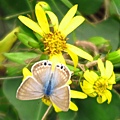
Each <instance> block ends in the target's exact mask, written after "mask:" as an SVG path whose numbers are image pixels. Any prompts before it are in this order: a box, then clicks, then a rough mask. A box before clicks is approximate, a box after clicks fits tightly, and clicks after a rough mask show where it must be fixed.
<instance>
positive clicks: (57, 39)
mask: <svg viewBox="0 0 120 120" xmlns="http://www.w3.org/2000/svg"><path fill="white" fill-rule="evenodd" d="M43 43H44V47H45V49H44V51H45V53H47V54H51V55H54V54H59V53H60V52H62V51H64V50H65V49H66V39H65V38H64V37H63V36H62V34H61V33H60V32H59V31H55V32H54V33H52V32H50V33H48V34H45V35H44V39H43Z"/></svg>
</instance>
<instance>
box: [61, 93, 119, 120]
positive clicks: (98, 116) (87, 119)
mask: <svg viewBox="0 0 120 120" xmlns="http://www.w3.org/2000/svg"><path fill="white" fill-rule="evenodd" d="M112 95H113V98H112V102H111V103H110V104H107V103H106V102H105V103H103V104H98V103H97V101H96V98H90V97H88V98H87V99H85V100H74V102H76V103H77V106H78V108H79V110H78V111H77V112H73V111H71V110H69V111H68V112H67V113H65V112H62V113H59V119H60V120H64V119H65V118H67V119H68V120H79V119H81V120H117V119H120V96H119V95H118V94H117V93H116V92H114V91H113V92H112Z"/></svg>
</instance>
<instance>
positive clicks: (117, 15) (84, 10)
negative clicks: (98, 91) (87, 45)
mask: <svg viewBox="0 0 120 120" xmlns="http://www.w3.org/2000/svg"><path fill="white" fill-rule="evenodd" d="M44 1H45V2H47V3H48V4H49V5H50V7H51V9H52V11H53V12H54V13H55V14H56V15H57V16H58V18H59V21H60V20H61V19H62V18H63V17H64V15H65V13H66V12H67V11H68V10H69V9H70V8H71V7H72V6H73V5H75V4H78V11H77V14H81V15H83V16H84V17H85V18H86V21H85V22H84V23H83V24H82V25H81V26H80V27H78V28H77V29H76V30H75V32H72V33H71V34H70V35H69V36H68V38H69V42H70V43H72V44H74V42H75V41H76V40H85V41H89V40H91V39H92V38H96V40H98V37H100V38H104V39H105V40H107V41H108V42H109V43H110V47H108V48H107V47H106V50H105V51H104V52H105V53H106V51H107V52H111V51H115V50H117V49H119V46H120V44H119V42H120V1H119V0H44ZM37 2H39V1H38V0H0V40H1V41H2V40H3V39H4V37H5V36H6V35H8V33H9V32H11V31H12V30H13V29H14V28H16V27H17V26H22V24H21V23H20V21H19V20H18V18H17V17H18V16H19V15H21V14H22V15H26V14H29V15H31V16H32V17H35V15H34V7H35V4H36V3H37ZM24 30H26V31H29V32H28V34H29V33H30V32H31V31H30V30H29V29H28V28H26V27H25V26H24ZM1 41H0V42H1ZM7 43H9V44H7ZM7 43H5V44H2V46H0V47H4V48H7V47H10V46H11V47H10V48H9V50H8V51H9V52H11V53H14V54H12V55H10V54H8V53H6V54H4V55H5V56H6V59H4V60H3V61H0V120H40V119H41V117H42V116H43V114H44V112H45V111H46V109H47V106H46V105H44V104H43V103H42V102H41V100H35V101H19V100H17V99H16V98H15V94H16V90H17V88H18V86H19V85H20V83H21V80H22V71H21V70H22V68H23V67H24V66H25V65H26V63H25V62H24V61H25V60H27V59H29V58H31V56H32V58H35V57H37V53H35V52H33V51H32V50H31V51H30V52H29V49H28V48H26V47H25V46H24V45H23V44H22V43H21V42H20V41H19V40H17V39H16V40H15V41H12V42H11V41H10V40H7ZM10 44H11V45H10ZM0 45H1V43H0ZM0 50H1V49H0ZM8 51H5V52H8ZM18 52H20V53H19V54H18ZM105 53H103V54H105ZM0 54H1V51H0ZM115 72H116V73H118V75H119V73H120V64H118V65H117V66H116V67H115ZM117 83H118V85H120V84H119V79H118V82H117ZM117 91H118V92H119V91H120V86H119V87H117ZM118 92H116V91H115V90H113V91H112V94H113V99H112V102H111V104H109V105H108V104H107V103H103V104H98V103H97V102H96V99H95V98H87V99H85V100H77V99H74V100H73V101H74V102H75V103H76V104H77V106H78V107H79V110H78V111H77V112H74V111H71V110H69V111H68V112H61V113H58V114H57V113H55V111H54V110H53V109H51V111H50V113H49V115H48V116H47V120H120V95H119V94H118Z"/></svg>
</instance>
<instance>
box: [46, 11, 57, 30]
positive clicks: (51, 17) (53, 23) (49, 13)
mask: <svg viewBox="0 0 120 120" xmlns="http://www.w3.org/2000/svg"><path fill="white" fill-rule="evenodd" d="M46 13H47V14H48V16H49V18H50V20H51V21H50V22H51V23H52V27H53V28H54V31H56V30H58V18H57V16H56V15H55V14H54V13H53V12H51V11H46Z"/></svg>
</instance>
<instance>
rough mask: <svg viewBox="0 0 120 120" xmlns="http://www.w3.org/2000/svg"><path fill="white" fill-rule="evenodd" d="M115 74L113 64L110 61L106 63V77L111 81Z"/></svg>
mask: <svg viewBox="0 0 120 120" xmlns="http://www.w3.org/2000/svg"><path fill="white" fill-rule="evenodd" d="M112 73H113V64H112V63H111V62H110V61H108V60H107V61H106V77H107V78H108V79H109V78H110V77H111V75H112Z"/></svg>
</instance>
